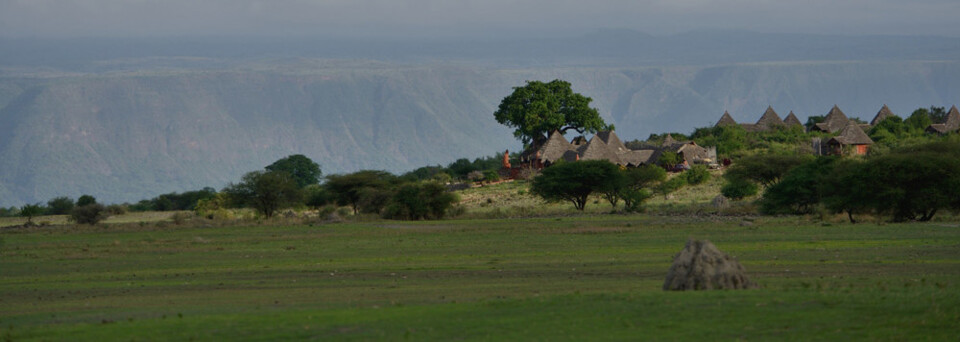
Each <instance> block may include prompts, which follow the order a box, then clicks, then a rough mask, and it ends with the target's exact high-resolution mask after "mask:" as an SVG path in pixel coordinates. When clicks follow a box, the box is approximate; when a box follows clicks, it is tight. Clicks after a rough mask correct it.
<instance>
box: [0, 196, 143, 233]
mask: <svg viewBox="0 0 960 342" xmlns="http://www.w3.org/2000/svg"><path fill="white" fill-rule="evenodd" d="M126 211H127V208H126V206H123V205H119V204H113V205H109V206H105V205H103V204H100V203H97V199H96V198H95V197H93V196H90V195H82V196H80V197H79V198H77V200H76V201H74V200H73V199H71V198H70V197H67V196H61V197H56V198H53V199H51V200H49V201H47V203H46V204H43V203H34V204H26V205H23V206H21V207H19V208H17V207H10V208H0V217H16V216H19V217H26V218H27V225H28V226H29V225H33V224H34V223H33V218H34V217H37V216H44V215H68V217H67V220H68V221H71V222H76V223H81V224H87V223H90V224H92V223H97V222H100V221H101V220H103V219H105V218H107V217H109V216H110V215H120V214H123V213H125V212H126Z"/></svg>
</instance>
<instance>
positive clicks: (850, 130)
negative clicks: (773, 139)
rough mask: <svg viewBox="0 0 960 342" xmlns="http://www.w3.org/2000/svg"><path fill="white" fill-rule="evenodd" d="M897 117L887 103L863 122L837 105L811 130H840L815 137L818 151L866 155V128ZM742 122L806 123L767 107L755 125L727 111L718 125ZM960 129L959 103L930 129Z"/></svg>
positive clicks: (767, 126) (767, 125)
mask: <svg viewBox="0 0 960 342" xmlns="http://www.w3.org/2000/svg"><path fill="white" fill-rule="evenodd" d="M893 116H896V115H894V114H893V112H892V111H890V108H889V107H887V105H883V107H881V108H880V111H878V112H877V115H875V116H874V117H873V120H870V123H859V122H857V121H856V120H851V119H850V118H848V117H847V116H846V115H845V114H844V113H843V111H842V110H840V108H839V107H837V106H836V105H834V106H833V108H831V109H830V112H828V113H827V115H826V116H824V119H823V122H818V123H816V124H814V125H813V126H811V127H809V130H810V131H819V132H824V133H836V134H837V135H836V136H833V137H831V138H830V139H829V140H827V141H826V143H824V142H823V141H822V139H820V138H814V139H813V149H814V152H815V153H818V154H839V155H844V154H853V155H863V154H866V153H867V150H868V149H869V146H870V145H873V139H870V136H868V135H867V133H866V132H865V131H867V130H870V128H871V127H873V126H876V125H877V124H879V123H880V122H881V121H883V120H885V119H887V118H889V117H893ZM727 125H739V126H741V127H743V129H744V130H746V131H748V132H763V131H768V130H771V129H773V128H774V127H777V126H787V127H790V126H801V127H802V126H803V124H802V123H800V120H799V119H797V116H796V115H795V114H793V112H792V111H791V112H790V114H788V115H787V117H786V119H783V120H781V119H780V116H779V115H777V112H776V111H774V110H773V107H767V110H766V111H765V112H764V113H763V115H762V116H761V117H760V120H757V123H755V124H738V123H737V122H736V121H734V120H733V117H731V116H730V113H729V112H723V115H722V116H721V117H720V120H719V121H717V124H716V125H715V126H727ZM957 130H960V111H958V110H957V106H953V107H951V108H950V111H949V112H948V113H947V120H946V122H944V123H938V124H932V125H930V126H929V127H927V129H926V131H927V132H929V133H935V134H947V133H950V132H954V131H957Z"/></svg>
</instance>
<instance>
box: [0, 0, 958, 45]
mask: <svg viewBox="0 0 960 342" xmlns="http://www.w3.org/2000/svg"><path fill="white" fill-rule="evenodd" d="M958 17H960V1H958V0H577V1H572V0H0V35H2V36H8V37H9V36H13V37H75V36H182V35H268V36H269V35H321V36H343V37H358V36H394V37H396V36H400V37H403V36H439V37H457V36H473V37H484V36H496V37H505V36H508V35H511V34H516V35H518V36H537V37H543V36H558V35H563V34H571V33H584V32H588V31H592V30H596V29H604V28H615V29H620V28H625V29H635V30H639V31H644V32H648V33H652V34H671V33H678V32H684V31H690V30H696V29H714V28H722V29H745V30H752V31H758V32H797V33H840V34H855V35H861V34H897V35H899V34H908V35H916V34H921V35H945V36H960V27H958V25H957V18H958Z"/></svg>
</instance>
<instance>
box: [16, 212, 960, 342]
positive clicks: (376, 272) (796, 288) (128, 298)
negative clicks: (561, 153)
mask: <svg viewBox="0 0 960 342" xmlns="http://www.w3.org/2000/svg"><path fill="white" fill-rule="evenodd" d="M741 223H742V222H741V219H739V218H724V217H714V216H708V217H696V216H684V217H670V216H647V215H583V216H566V217H543V218H525V219H470V218H465V219H457V220H446V221H436V222H398V221H380V220H374V221H371V222H352V223H350V222H348V223H338V224H326V225H319V224H315V225H289V226H285V225H260V226H239V227H232V226H229V227H189V226H175V225H166V226H164V227H159V226H156V225H146V226H139V225H135V224H127V225H113V226H100V227H43V228H34V229H29V230H24V229H16V230H2V231H0V239H2V241H0V339H6V340H17V341H18V340H71V341H72V340H191V339H193V340H210V339H216V340H235V339H258V340H284V339H338V340H369V339H389V340H400V339H406V338H413V339H439V340H451V339H466V340H502V339H510V340H530V339H533V340H568V339H569V340H598V339H631V340H637V339H653V340H677V339H680V340H691V339H708V340H735V339H741V340H770V339H778V340H780V339H782V340H847V339H854V340H914V339H921V340H922V339H930V340H956V339H957V338H958V337H960V323H958V322H960V227H958V226H957V225H956V224H949V223H943V222H940V223H929V224H884V225H878V224H858V225H847V224H844V225H836V224H834V225H829V226H824V225H821V224H813V223H810V222H808V221H806V220H804V219H802V218H796V217H791V218H758V219H756V220H755V221H753V223H752V224H750V225H742V224H741ZM690 237H694V238H701V239H709V240H711V241H713V242H714V243H715V244H716V245H717V246H718V247H719V248H720V249H721V250H724V251H725V252H727V253H729V254H732V255H734V256H736V257H738V258H739V260H740V261H741V263H743V264H744V266H745V267H746V268H747V271H748V274H749V275H750V276H751V278H752V279H754V280H755V281H757V282H758V283H759V284H760V285H761V286H762V288H761V289H757V290H749V291H713V292H664V291H661V290H660V286H661V285H662V282H663V279H664V276H665V274H666V271H667V269H668V268H669V266H670V262H671V260H672V256H673V254H674V253H676V252H678V251H679V250H680V249H681V248H682V247H683V244H684V242H685V241H686V240H687V239H688V238H690Z"/></svg>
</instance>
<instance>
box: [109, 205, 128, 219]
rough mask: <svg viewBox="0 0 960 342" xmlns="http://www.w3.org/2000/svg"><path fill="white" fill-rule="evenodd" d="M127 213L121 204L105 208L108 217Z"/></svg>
mask: <svg viewBox="0 0 960 342" xmlns="http://www.w3.org/2000/svg"><path fill="white" fill-rule="evenodd" d="M126 213H127V207H126V206H125V205H122V204H111V205H108V206H107V214H110V216H117V215H123V214H126Z"/></svg>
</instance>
